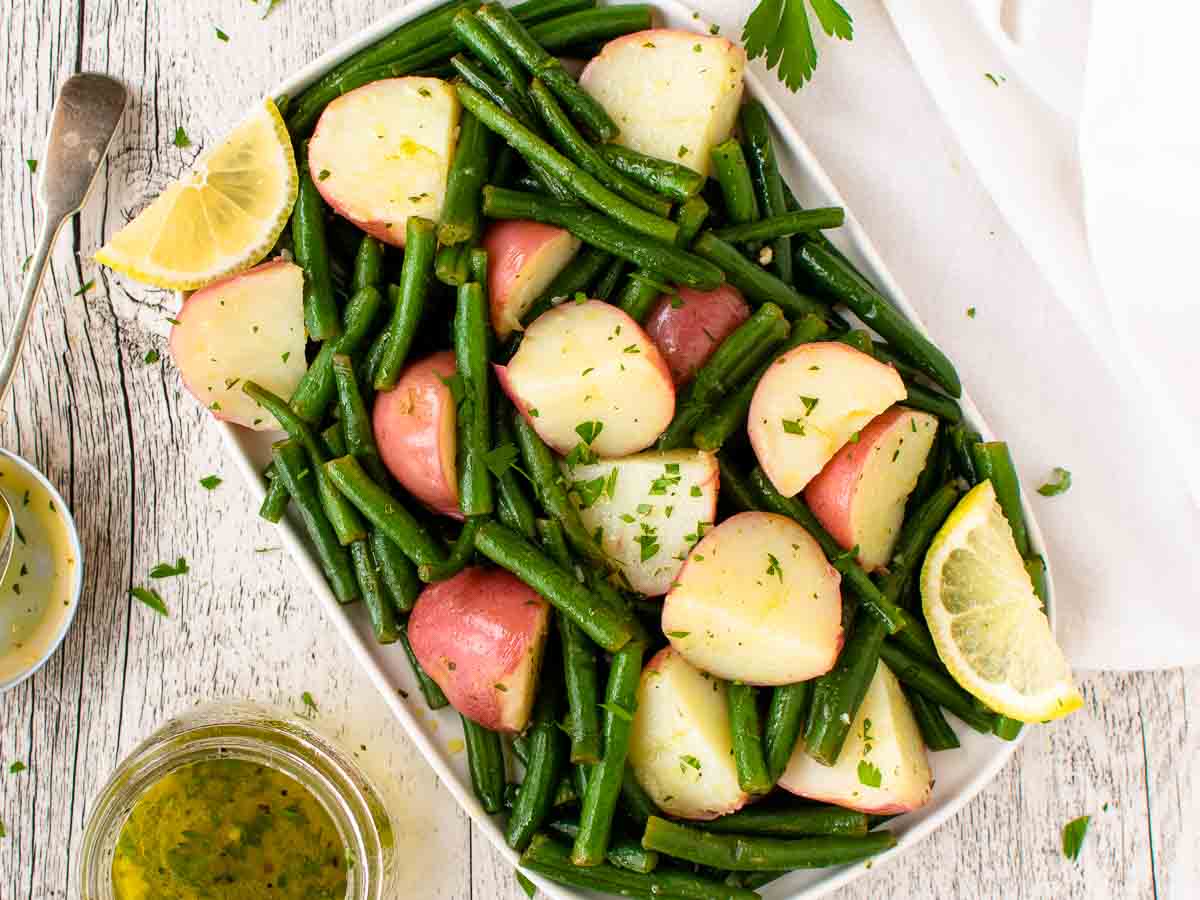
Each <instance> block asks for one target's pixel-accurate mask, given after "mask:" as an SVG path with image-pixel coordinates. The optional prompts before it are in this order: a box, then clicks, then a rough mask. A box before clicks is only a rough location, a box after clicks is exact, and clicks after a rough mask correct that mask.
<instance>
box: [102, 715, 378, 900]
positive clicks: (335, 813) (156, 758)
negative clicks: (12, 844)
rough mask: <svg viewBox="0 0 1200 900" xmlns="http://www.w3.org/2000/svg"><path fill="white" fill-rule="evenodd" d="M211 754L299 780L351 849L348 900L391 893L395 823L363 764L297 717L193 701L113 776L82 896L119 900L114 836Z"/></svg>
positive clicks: (372, 898)
mask: <svg viewBox="0 0 1200 900" xmlns="http://www.w3.org/2000/svg"><path fill="white" fill-rule="evenodd" d="M212 759H242V760H248V761H251V762H256V763H259V764H262V765H266V766H270V767H272V768H274V769H276V770H277V771H279V772H281V773H282V774H284V775H287V776H289V777H291V778H293V779H294V780H295V781H297V782H298V783H299V784H300V785H301V786H302V787H304V788H305V789H306V790H307V791H309V793H311V794H312V795H313V796H314V798H315V799H316V800H317V802H318V803H320V804H321V806H322V807H323V808H324V809H325V811H326V812H327V813H328V814H329V816H330V818H331V819H332V820H333V824H334V826H335V827H336V829H337V831H338V835H339V837H340V838H341V840H342V842H343V844H344V845H345V848H346V853H347V863H348V865H347V867H346V872H347V891H346V900H383V898H385V897H388V896H389V895H390V892H389V891H388V886H389V883H390V879H391V876H392V874H393V873H392V860H393V856H394V853H393V849H394V846H393V832H392V828H391V822H390V819H389V817H388V814H387V811H386V809H385V808H384V805H383V803H382V801H381V800H380V795H379V793H378V791H377V790H376V789H375V787H374V786H373V785H372V784H371V782H370V780H369V779H368V778H367V777H366V775H365V774H364V773H363V772H362V771H361V769H359V767H358V766H357V765H355V764H354V763H353V762H351V760H350V759H349V758H348V757H347V756H346V754H345V753H344V752H343V751H341V750H339V749H338V748H337V747H335V746H334V745H333V744H331V743H330V742H329V741H328V740H326V739H325V738H324V737H323V736H322V735H320V734H319V733H318V732H317V731H315V730H314V729H313V728H312V727H311V726H310V725H309V724H308V723H306V722H303V721H301V720H300V719H299V718H298V717H297V716H296V715H295V714H293V713H290V712H283V711H281V710H274V709H271V708H270V707H266V706H262V705H259V704H255V703H249V702H225V703H212V704H206V705H204V706H201V707H197V708H195V709H193V710H190V711H188V712H187V713H185V714H183V715H181V716H177V717H175V718H173V719H171V720H170V721H168V722H166V723H165V724H164V725H163V726H162V727H160V728H159V729H158V730H157V731H155V732H154V733H153V734H152V735H151V736H150V737H149V738H147V739H146V740H145V741H143V742H142V743H141V744H139V745H138V746H137V747H136V748H135V749H134V750H133V751H132V752H131V753H130V754H129V755H128V756H127V757H126V758H125V759H124V760H122V761H121V763H120V764H119V765H118V766H117V768H116V770H115V771H114V772H113V773H112V775H111V776H110V777H109V779H108V781H107V782H106V783H105V785H104V787H103V789H102V790H101V791H100V793H99V795H98V796H97V798H96V801H95V806H94V808H93V810H92V813H91V815H90V816H89V818H88V823H87V826H86V828H85V829H84V834H83V846H82V850H81V854H80V857H81V867H82V868H81V873H80V876H81V878H80V882H81V889H82V890H81V894H82V898H83V900H114V897H115V893H114V890H113V885H112V864H113V855H114V852H115V850H116V844H117V839H118V838H119V837H120V834H121V829H122V828H124V826H125V822H126V821H127V820H128V818H129V814H130V813H131V812H132V810H133V807H134V805H135V804H136V803H137V801H138V800H139V799H140V798H141V797H142V796H143V794H144V793H145V792H146V791H147V790H149V789H150V788H151V787H152V786H153V785H155V784H157V783H158V782H159V781H160V780H161V779H162V778H163V777H165V776H166V775H168V774H170V773H171V772H174V771H177V770H178V769H180V768H183V767H185V766H188V765H192V764H194V763H197V762H202V761H207V760H212Z"/></svg>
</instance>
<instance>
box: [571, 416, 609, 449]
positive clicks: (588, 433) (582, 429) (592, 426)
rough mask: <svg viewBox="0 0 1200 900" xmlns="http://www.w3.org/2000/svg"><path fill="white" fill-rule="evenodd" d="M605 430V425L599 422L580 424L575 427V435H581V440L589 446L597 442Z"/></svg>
mask: <svg viewBox="0 0 1200 900" xmlns="http://www.w3.org/2000/svg"><path fill="white" fill-rule="evenodd" d="M603 430H604V423H603V422H598V421H592V422H580V423H579V424H578V425H576V426H575V433H576V434H577V435H579V439H580V440H581V441H583V442H584V443H585V444H588V445H590V444H591V443H592V442H593V441H595V440H596V438H598V437H599V436H600V432H602V431H603Z"/></svg>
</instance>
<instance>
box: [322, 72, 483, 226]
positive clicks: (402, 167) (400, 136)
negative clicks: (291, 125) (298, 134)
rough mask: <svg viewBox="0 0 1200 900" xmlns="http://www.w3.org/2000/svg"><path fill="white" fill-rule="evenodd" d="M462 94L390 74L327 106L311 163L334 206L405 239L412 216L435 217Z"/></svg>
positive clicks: (451, 155) (359, 222) (438, 83)
mask: <svg viewBox="0 0 1200 900" xmlns="http://www.w3.org/2000/svg"><path fill="white" fill-rule="evenodd" d="M458 117H459V106H458V94H457V93H456V92H455V90H454V88H453V87H451V86H450V85H449V84H447V83H446V82H444V81H442V80H441V79H440V78H422V77H418V76H410V77H408V78H385V79H383V80H382V81H374V82H372V83H371V84H367V85H364V86H363V87H360V88H356V89H354V90H352V91H348V92H347V93H345V94H343V95H342V96H340V97H338V98H337V99H336V100H334V101H333V102H331V103H330V104H329V105H328V106H326V107H325V111H324V112H323V113H321V118H320V119H319V120H318V121H317V127H316V130H315V131H314V132H313V136H312V138H311V139H310V140H309V142H308V168H309V172H310V173H311V174H312V179H313V183H314V184H315V185H316V186H317V190H318V191H320V192H321V196H322V197H324V198H325V202H326V203H328V204H329V205H330V206H331V207H332V208H333V209H334V210H336V211H337V212H338V213H340V214H341V215H343V216H345V217H346V218H347V219H349V220H350V221H351V222H353V223H354V224H355V225H357V226H358V227H359V228H361V229H362V230H363V231H365V232H367V233H368V234H371V235H374V236H375V237H377V238H379V240H381V241H383V242H384V243H387V244H394V245H395V246H397V247H403V246H404V229H405V225H406V223H407V222H408V219H409V217H410V216H423V217H424V218H426V219H433V220H434V221H437V218H438V217H439V216H440V215H441V214H442V203H443V201H444V200H445V198H446V178H447V176H448V175H449V174H450V163H451V160H453V158H454V144H455V142H456V141H457V139H458Z"/></svg>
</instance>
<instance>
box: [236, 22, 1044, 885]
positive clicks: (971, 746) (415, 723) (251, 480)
mask: <svg viewBox="0 0 1200 900" xmlns="http://www.w3.org/2000/svg"><path fill="white" fill-rule="evenodd" d="M441 2H442V0H418V2H415V3H413V4H411V5H408V6H405V7H404V8H403V9H401V10H398V11H397V12H395V13H393V14H392V15H390V16H387V17H385V18H384V19H382V20H380V21H379V22H378V23H376V24H375V25H373V26H372V27H370V28H368V29H365V30H363V31H362V32H359V33H358V34H356V35H354V36H352V37H351V38H349V39H348V40H346V41H343V42H342V43H340V44H338V45H337V46H336V47H334V48H333V49H332V50H330V51H329V52H327V53H325V54H324V55H323V56H321V57H320V58H319V59H317V60H315V61H314V62H312V63H310V64H309V65H308V66H305V67H304V68H303V69H302V70H301V71H300V72H298V73H297V74H296V75H295V76H294V77H293V78H290V79H288V80H287V81H286V82H284V83H283V84H282V85H280V86H278V87H277V88H276V89H275V90H274V91H272V92H271V94H270V95H271V96H278V95H279V94H291V95H294V94H295V93H296V92H297V91H299V90H301V89H303V88H304V87H305V86H306V85H308V84H309V83H311V82H312V81H314V80H316V79H317V78H319V77H320V76H321V75H323V74H324V73H325V72H327V71H329V69H331V68H333V67H334V66H335V65H337V64H338V63H339V62H341V61H342V60H343V59H345V58H346V57H348V56H350V55H351V54H353V53H354V52H356V51H358V50H360V49H362V48H363V47H365V46H366V45H368V44H370V43H373V42H374V41H376V40H378V39H379V38H380V37H382V36H383V35H384V34H386V33H387V32H389V31H391V30H392V29H394V28H396V27H397V26H399V25H401V24H403V23H404V22H406V21H408V20H410V19H412V18H415V17H416V16H418V15H420V14H421V13H423V12H426V11H427V10H429V9H432V8H433V7H435V6H438V5H439V4H440V3H441ZM602 5H612V4H609V3H607V2H605V0H602ZM655 7H656V8H657V10H658V13H659V19H660V21H661V24H662V25H664V26H667V27H672V28H684V29H688V30H691V31H696V32H700V33H707V31H708V23H707V22H705V21H704V20H702V19H700V18H698V17H697V16H696V15H695V14H694V13H693V12H692V11H691V10H690V9H688V8H687V7H685V6H683V5H682V4H680V3H676V2H674V0H657V2H655ZM746 87H747V89H748V92H749V95H750V96H752V97H755V98H756V99H758V100H760V101H761V102H762V103H763V105H764V106H765V107H766V109H767V111H768V112H769V113H770V116H771V119H772V123H773V126H774V131H775V135H774V136H775V140H776V153H777V156H778V157H779V161H780V165H781V168H782V169H783V171H784V173H785V175H786V176H787V178H788V182H789V184H790V185H791V187H792V189H793V190H794V191H795V193H796V196H797V197H798V198H799V200H800V201H801V203H803V204H804V205H805V206H842V207H845V209H846V224H845V225H844V226H843V227H842V228H840V229H836V230H835V231H831V232H829V234H830V237H831V238H832V239H833V241H834V243H835V244H837V246H838V247H839V248H840V249H841V250H842V251H843V252H844V253H846V255H847V256H849V257H850V259H852V260H853V261H854V263H855V265H857V266H858V267H859V268H860V269H861V270H862V271H863V272H864V273H865V274H866V275H867V276H868V277H870V278H871V280H872V281H873V282H874V283H875V284H876V285H877V286H878V287H879V288H880V290H881V291H882V292H883V294H884V295H885V296H887V297H888V299H890V300H891V301H892V302H893V303H894V304H895V305H896V307H897V308H899V309H900V310H901V311H902V312H903V313H904V315H905V316H906V317H907V318H908V319H909V320H910V321H912V322H913V323H914V324H915V325H916V327H917V328H918V329H920V330H921V331H922V333H926V334H927V333H928V332H927V331H926V329H925V326H924V325H923V324H922V323H921V321H920V319H919V318H918V316H917V314H916V311H915V310H914V309H913V306H912V304H911V303H909V301H908V299H907V298H906V297H905V296H904V292H903V291H902V290H901V289H900V287H899V285H897V284H896V281H895V279H893V278H892V275H891V273H890V272H889V271H888V269H887V267H886V266H885V265H884V264H883V260H882V259H880V257H879V254H878V253H877V252H876V250H875V247H874V245H873V244H872V243H871V240H870V238H868V237H867V235H866V232H864V231H863V229H862V226H861V225H860V224H859V222H858V220H857V218H855V216H854V213H853V211H852V210H851V209H850V208H849V207H848V206H847V205H846V203H845V201H844V200H843V199H842V196H841V194H840V193H839V192H838V190H837V188H836V187H835V186H834V185H833V182H832V181H830V179H829V176H828V175H827V174H826V173H825V170H824V169H823V168H822V167H821V164H820V163H819V162H818V161H817V159H816V157H815V156H813V154H812V151H810V150H809V148H808V146H807V145H806V144H805V143H804V140H803V139H802V138H801V137H800V135H799V134H798V133H797V132H796V130H795V128H794V127H793V126H792V124H791V123H790V122H789V121H788V120H787V119H786V117H785V116H784V115H783V112H782V110H780V108H779V106H778V104H776V103H775V102H774V101H773V100H772V99H771V98H770V96H769V95H768V94H767V93H766V92H765V91H764V90H762V86H761V82H760V81H759V78H758V77H757V76H756V75H755V74H754V73H753V72H751V71H749V70H747V72H746ZM942 346H943V348H944V349H946V350H947V351H950V353H949V355H950V356H953V352H952V351H953V343H952V342H951V341H943V342H942ZM962 374H963V375H964V378H963V380H964V381H966V382H969V381H970V373H969V372H968V373H962ZM960 403H961V405H962V408H963V413H964V415H965V417H966V419H967V421H968V422H969V423H970V424H971V425H972V426H973V427H974V428H975V429H977V430H978V431H979V432H980V433H981V434H983V435H984V437H986V438H989V439H990V438H992V437H993V432H992V430H991V428H990V427H988V424H987V423H986V422H985V421H984V419H983V416H982V415H981V414H980V412H979V409H978V408H977V407H976V406H975V404H974V403H973V402H972V401H971V399H970V396H969V395H968V394H967V393H966V392H964V394H963V396H962V398H961V400H960ZM219 427H220V428H221V430H222V436H223V438H224V440H225V444H226V446H227V447H228V449H229V454H230V456H231V457H232V458H233V460H234V462H235V463H236V465H237V467H238V469H239V471H240V472H241V473H242V476H243V478H244V479H245V481H246V484H247V486H248V487H249V489H250V493H251V495H252V496H253V497H254V500H255V502H256V503H260V502H261V501H262V497H263V494H264V486H263V479H262V478H261V475H260V472H261V471H262V468H263V466H265V465H266V462H267V460H268V459H269V457H270V444H271V441H272V440H274V439H275V438H276V437H277V435H275V434H265V433H262V432H251V431H247V430H245V429H243V428H238V427H236V426H233V425H225V424H221V425H219ZM1022 503H1023V507H1024V512H1025V518H1026V521H1027V523H1028V527H1029V538H1030V542H1031V544H1032V546H1033V548H1034V549H1035V550H1036V551H1037V552H1039V553H1041V554H1042V555H1043V556H1045V543H1044V541H1043V540H1042V533H1041V530H1040V528H1039V527H1038V523H1037V519H1036V518H1035V517H1034V514H1033V509H1032V508H1031V507H1030V505H1029V502H1028V500H1027V499H1025V500H1023V501H1022ZM278 530H279V534H280V538H281V540H282V541H283V545H284V546H285V547H286V548H287V550H288V552H289V553H290V554H291V556H292V558H293V559H295V561H296V563H297V565H298V566H299V567H300V571H301V572H302V573H303V575H304V577H305V579H306V580H307V581H308V583H309V585H310V586H311V587H312V590H313V592H314V593H315V594H316V596H317V598H318V600H319V601H320V602H321V605H322V607H323V608H324V611H325V614H326V616H327V617H328V618H329V620H330V621H331V622H332V623H333V624H334V627H335V628H336V629H337V631H338V634H339V635H340V637H341V638H342V640H343V641H345V642H346V643H347V645H349V647H350V649H351V651H352V652H353V654H354V656H355V658H356V659H357V660H358V662H359V664H360V665H361V666H362V667H363V670H364V671H365V672H366V673H367V675H368V676H369V677H370V679H371V681H372V682H373V683H374V684H375V686H376V687H377V688H378V689H379V691H380V693H381V694H382V695H383V698H384V701H385V702H386V703H387V705H388V708H389V709H391V711H392V713H393V714H394V715H395V716H396V718H397V719H399V720H400V722H401V724H402V725H403V726H404V729H405V731H407V732H408V735H409V737H410V738H412V740H413V742H414V743H415V744H416V745H417V746H418V747H419V748H420V750H421V753H422V754H423V755H424V756H425V759H426V761H427V762H428V763H429V764H430V766H432V767H433V769H434V771H435V772H436V773H437V775H438V777H439V778H440V779H441V780H442V783H443V784H445V785H446V787H447V788H448V789H449V790H450V792H451V793H452V794H453V795H454V798H455V799H456V800H457V801H458V803H459V804H460V805H461V806H462V808H463V809H464V810H466V812H467V813H468V815H470V817H471V818H472V820H474V822H475V824H476V825H477V826H478V827H479V829H480V830H481V831H482V832H483V834H484V835H486V836H487V838H488V840H490V841H491V842H492V844H493V845H494V846H495V847H496V848H497V850H499V851H500V853H501V854H502V855H503V856H504V857H505V858H506V859H507V860H508V861H509V862H511V863H512V864H513V865H514V866H515V865H516V862H517V854H515V853H514V852H513V851H512V850H511V849H509V847H508V846H507V845H506V844H505V842H504V835H503V832H502V830H501V829H500V827H499V825H498V819H493V818H492V817H491V816H488V815H487V814H486V813H485V812H484V811H483V809H482V807H480V805H479V803H478V802H477V801H476V799H475V797H474V795H473V794H472V791H471V782H470V776H469V774H468V772H467V766H466V760H465V758H464V756H463V754H461V753H459V754H451V753H450V752H449V751H448V750H447V749H446V743H447V742H448V740H450V739H451V738H452V737H457V736H459V735H460V734H461V727H460V724H459V722H458V716H457V714H456V713H454V711H453V710H451V709H449V708H447V709H444V710H440V711H439V712H436V713H434V712H431V711H429V710H428V709H426V708H425V706H424V703H423V701H422V699H421V694H420V691H419V689H418V687H417V682H416V679H415V678H414V677H413V674H412V671H411V669H410V668H409V665H408V660H407V659H406V658H405V656H404V651H403V650H402V649H401V648H400V646H399V645H398V644H393V645H391V646H386V647H385V646H380V645H379V644H377V643H375V640H374V638H373V636H372V633H371V628H370V624H369V622H368V621H367V617H366V615H365V613H364V612H363V611H362V610H361V609H356V608H354V607H350V608H346V607H342V606H340V605H339V604H338V602H337V600H336V599H335V598H334V596H333V594H332V593H331V592H330V590H329V588H328V586H327V585H326V583H325V579H324V577H323V576H322V574H321V570H320V567H319V566H318V565H317V563H316V561H315V559H314V557H313V555H312V553H311V552H310V547H309V545H308V542H307V539H306V538H305V537H304V535H303V532H302V530H300V529H299V528H298V527H297V526H296V525H295V523H293V522H292V521H290V520H288V519H285V520H284V521H283V522H282V523H281V524H280V525H279V526H278ZM1046 577H1047V585H1048V586H1049V591H1050V594H1051V596H1053V593H1054V588H1053V584H1054V582H1053V574H1052V571H1051V567H1050V564H1049V560H1048V559H1047V573H1046ZM1048 612H1049V614H1050V619H1051V623H1052V624H1053V621H1054V615H1053V609H1052V607H1051V608H1050V609H1048ZM398 691H403V692H404V693H405V694H407V699H404V698H402V696H401V694H400V693H399V692H398ZM414 710H418V711H419V712H420V715H419V716H418V715H415V714H414ZM953 724H954V726H955V730H956V731H957V733H958V736H959V740H960V741H961V742H962V747H961V748H960V749H959V750H956V751H954V750H952V751H946V752H943V753H937V754H932V755H931V763H932V766H933V770H934V775H935V785H934V790H933V797H932V799H931V800H930V802H929V804H928V805H926V806H925V807H924V808H922V809H920V810H918V811H916V812H912V813H908V814H907V815H904V816H901V817H899V818H897V819H894V820H893V821H892V822H890V823H889V825H888V827H889V828H891V829H892V830H893V831H894V832H895V833H896V835H897V837H898V838H899V841H898V843H897V845H896V847H895V848H893V849H892V850H889V851H888V852H887V853H885V854H882V855H881V856H877V857H875V858H874V859H873V860H871V861H870V862H869V863H858V864H855V865H848V866H840V867H836V868H830V869H817V870H813V871H799V872H793V873H792V874H790V875H787V876H784V877H782V878H780V879H779V880H777V881H775V882H772V883H771V884H769V885H767V886H766V887H764V888H762V889H760V893H761V894H762V896H763V897H764V898H770V900H785V898H786V900H815V898H817V897H823V896H825V895H826V894H828V893H829V892H831V891H833V890H834V889H836V888H839V887H842V886H843V885H845V884H848V883H849V882H850V881H853V880H854V879H856V878H858V877H860V876H862V875H863V874H865V873H866V872H867V871H868V869H867V866H868V865H870V866H872V867H878V866H879V865H880V864H881V863H882V862H884V861H886V860H891V859H895V858H896V857H897V856H899V855H901V854H903V853H904V852H906V851H907V850H908V849H909V848H911V847H913V846H915V845H916V844H917V842H918V841H920V840H921V839H922V838H923V837H925V836H926V835H927V834H929V833H930V832H931V831H933V830H934V829H935V828H937V826H938V825H940V824H941V823H942V822H944V821H945V820H946V819H948V818H950V817H951V816H952V815H954V813H956V812H958V810H960V809H961V808H962V807H963V806H964V805H966V803H967V802H968V801H969V800H970V799H971V798H972V797H974V796H975V795H976V794H977V793H979V791H980V790H981V789H982V788H983V787H984V785H986V784H987V783H988V782H989V781H991V780H992V779H993V778H994V777H995V776H996V774H997V773H998V772H999V771H1000V769H1001V768H1003V766H1004V764H1005V763H1006V762H1007V761H1008V759H1009V757H1011V756H1012V754H1013V753H1014V752H1015V750H1016V748H1017V746H1018V745H1019V743H1020V740H1021V738H1018V739H1017V740H1016V741H1011V742H1005V741H1002V740H999V739H998V738H995V737H991V736H986V735H981V734H978V733H976V732H974V731H972V730H971V729H969V728H967V727H965V726H963V725H962V724H961V723H960V722H958V720H957V719H954V720H953ZM1022 737H1023V735H1022ZM527 874H530V877H531V878H532V879H533V880H534V881H535V882H536V883H537V884H538V886H539V887H540V888H541V889H542V890H543V891H544V892H545V893H546V894H547V895H548V896H550V897H554V898H558V900H573V898H581V897H599V896H600V895H598V894H595V893H592V892H589V891H575V890H572V889H570V888H565V887H563V886H562V885H558V884H554V883H552V882H548V881H546V880H545V879H543V878H541V877H540V876H538V875H535V874H532V873H527Z"/></svg>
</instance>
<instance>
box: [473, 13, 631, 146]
mask: <svg viewBox="0 0 1200 900" xmlns="http://www.w3.org/2000/svg"><path fill="white" fill-rule="evenodd" d="M476 15H478V16H479V19H480V21H481V22H483V24H484V25H486V26H487V27H488V29H489V30H490V31H491V32H492V33H493V34H494V35H496V37H498V38H499V39H500V41H501V43H503V44H504V45H505V46H506V47H507V48H508V49H509V50H510V51H511V52H512V54H513V55H514V56H516V57H517V60H518V61H519V62H520V63H521V65H523V66H524V67H525V68H526V69H527V70H528V71H529V73H530V74H531V75H532V76H533V77H534V78H538V79H541V80H542V81H543V82H545V84H546V87H548V88H550V90H552V91H554V93H555V95H556V96H557V97H558V98H559V99H560V100H561V101H562V102H563V103H564V104H565V105H566V107H567V109H569V110H570V111H571V114H572V115H573V116H574V117H575V118H576V119H578V120H579V121H580V122H581V123H582V124H583V125H584V126H585V127H586V128H587V129H588V130H589V131H590V132H591V133H592V134H593V135H594V136H595V137H597V138H598V139H600V140H602V141H610V140H612V139H613V138H615V137H616V136H617V126H616V124H615V123H614V122H613V120H612V119H611V118H610V117H609V115H608V113H606V112H605V111H604V107H603V106H601V105H600V103H599V102H598V101H597V100H595V99H594V98H593V97H592V96H591V95H589V94H588V93H587V92H586V91H584V90H583V88H581V87H580V86H579V85H578V84H577V83H576V81H575V79H574V78H572V77H571V76H570V75H569V74H567V70H566V69H564V68H563V65H562V63H561V62H559V60H558V59H556V58H555V57H553V56H551V55H550V54H549V53H548V52H547V51H546V49H545V48H544V47H543V46H541V44H539V43H538V42H537V41H536V40H534V38H533V37H532V36H530V34H529V32H528V30H526V28H525V26H524V25H522V24H521V23H520V21H518V20H517V18H516V17H515V16H514V15H513V14H512V13H511V12H509V11H508V10H507V9H505V8H504V7H503V6H502V5H500V4H499V3H485V4H484V5H483V6H482V7H480V9H479V11H478V13H476ZM518 149H520V148H518Z"/></svg>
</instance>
